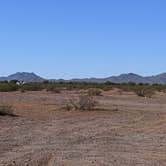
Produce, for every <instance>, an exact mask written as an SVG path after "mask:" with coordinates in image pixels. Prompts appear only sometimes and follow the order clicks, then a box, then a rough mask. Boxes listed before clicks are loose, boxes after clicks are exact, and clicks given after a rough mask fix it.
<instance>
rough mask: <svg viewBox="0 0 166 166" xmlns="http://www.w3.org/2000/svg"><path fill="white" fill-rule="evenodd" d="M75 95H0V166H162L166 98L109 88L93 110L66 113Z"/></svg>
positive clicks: (165, 145)
mask: <svg viewBox="0 0 166 166" xmlns="http://www.w3.org/2000/svg"><path fill="white" fill-rule="evenodd" d="M73 96H74V97H77V96H78V92H74V91H72V92H69V91H66V92H65V91H64V92H62V93H60V94H53V93H48V92H45V91H42V92H26V93H21V92H10V93H7V92H1V93H0V104H10V105H13V107H14V109H15V113H16V114H17V115H19V116H18V117H8V116H3V117H2V116H1V117H0V166H166V94H164V93H157V94H156V95H155V96H154V97H152V98H142V97H138V96H136V95H135V94H133V93H127V92H123V93H122V92H120V91H118V90H112V91H108V92H104V93H103V95H102V96H99V97H97V100H98V101H99V106H98V109H97V110H94V111H84V112H80V111H66V110H64V109H63V106H64V104H65V103H66V101H67V99H68V98H71V97H73Z"/></svg>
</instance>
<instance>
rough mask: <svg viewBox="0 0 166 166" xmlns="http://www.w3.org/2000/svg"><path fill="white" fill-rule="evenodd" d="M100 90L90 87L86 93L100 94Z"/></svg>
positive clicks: (91, 94)
mask: <svg viewBox="0 0 166 166" xmlns="http://www.w3.org/2000/svg"><path fill="white" fill-rule="evenodd" d="M101 93H102V91H101V90H100V89H98V88H90V89H88V94H89V95H90V96H100V95H101Z"/></svg>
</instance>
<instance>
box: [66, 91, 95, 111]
mask: <svg viewBox="0 0 166 166" xmlns="http://www.w3.org/2000/svg"><path fill="white" fill-rule="evenodd" d="M96 104H97V101H96V100H95V97H94V95H92V94H89V93H87V94H81V95H80V96H79V98H78V100H76V99H71V98H70V99H69V103H68V104H67V105H66V107H65V108H66V110H71V109H74V110H80V111H85V110H93V109H94V108H95V106H96Z"/></svg>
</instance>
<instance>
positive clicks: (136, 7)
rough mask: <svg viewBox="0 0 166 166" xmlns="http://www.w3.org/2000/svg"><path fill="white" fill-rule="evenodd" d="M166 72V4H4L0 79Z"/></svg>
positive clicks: (100, 0) (21, 0) (73, 0)
mask: <svg viewBox="0 0 166 166" xmlns="http://www.w3.org/2000/svg"><path fill="white" fill-rule="evenodd" d="M23 71H24V72H35V73H36V74H39V75H41V76H43V77H45V78H57V79H58V78H65V79H69V78H83V77H107V76H112V75H119V74H121V73H130V72H132V73H137V74H141V75H155V74H159V73H162V72H166V1H165V0H0V76H6V75H9V74H13V73H15V72H23Z"/></svg>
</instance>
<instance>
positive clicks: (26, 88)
mask: <svg viewBox="0 0 166 166" xmlns="http://www.w3.org/2000/svg"><path fill="white" fill-rule="evenodd" d="M20 89H21V91H40V90H43V89H44V87H43V85H42V84H40V83H31V84H24V85H22V86H21V87H20Z"/></svg>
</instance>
